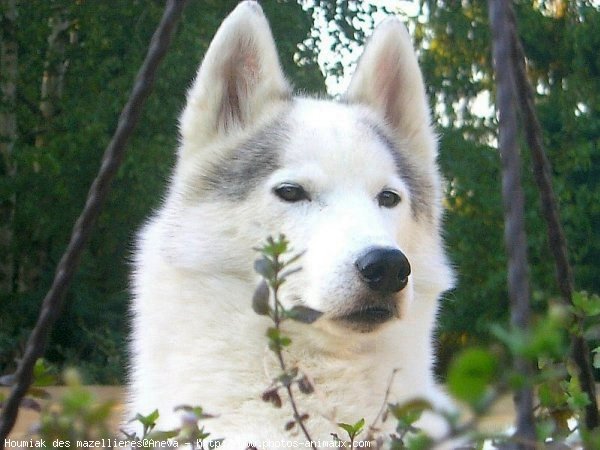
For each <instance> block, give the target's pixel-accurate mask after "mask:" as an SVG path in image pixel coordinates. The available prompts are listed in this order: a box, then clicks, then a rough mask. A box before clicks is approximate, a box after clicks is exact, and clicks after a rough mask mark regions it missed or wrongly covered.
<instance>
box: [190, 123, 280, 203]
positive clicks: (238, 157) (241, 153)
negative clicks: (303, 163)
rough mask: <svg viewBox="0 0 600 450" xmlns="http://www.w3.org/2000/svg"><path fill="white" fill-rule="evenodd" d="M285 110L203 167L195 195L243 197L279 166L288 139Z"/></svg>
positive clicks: (230, 198) (231, 198) (224, 197)
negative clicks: (219, 157) (233, 147)
mask: <svg viewBox="0 0 600 450" xmlns="http://www.w3.org/2000/svg"><path fill="white" fill-rule="evenodd" d="M286 119H287V114H282V115H280V116H279V117H277V118H276V119H275V120H274V121H272V122H271V123H269V124H268V125H266V126H265V127H263V128H262V129H261V130H259V131H258V132H257V133H256V134H254V135H253V136H251V137H250V138H248V140H246V141H245V142H243V143H242V144H240V145H238V146H237V147H236V148H235V149H232V150H231V151H228V152H226V155H224V156H223V157H222V158H221V159H220V160H219V161H217V162H215V163H213V164H212V165H211V166H210V167H208V168H207V169H205V170H204V171H203V174H202V175H201V177H200V180H198V181H199V182H198V186H199V188H197V189H193V191H194V193H195V194H196V195H194V197H195V198H201V197H204V195H205V194H208V195H209V196H210V197H213V196H215V197H217V198H223V199H225V200H232V201H236V200H243V199H245V198H247V196H248V195H249V194H250V192H252V191H253V190H254V189H255V188H256V187H257V186H258V185H259V184H260V182H261V181H262V180H265V179H266V178H268V177H269V175H270V174H271V173H273V172H274V171H275V170H277V169H278V168H279V167H280V154H281V150H282V148H283V145H284V143H285V141H286V140H287V139H288V133H287V124H286V121H287V120H286Z"/></svg>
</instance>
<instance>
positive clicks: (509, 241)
mask: <svg viewBox="0 0 600 450" xmlns="http://www.w3.org/2000/svg"><path fill="white" fill-rule="evenodd" d="M488 5H489V16H490V25H491V28H492V36H493V56H494V58H493V59H494V69H495V73H496V83H497V93H496V103H497V107H498V114H499V149H500V155H501V160H502V198H503V204H504V221H505V231H504V239H505V244H506V250H507V254H508V293H509V297H510V302H511V323H512V324H513V326H514V327H516V328H517V329H520V330H523V331H525V332H526V331H527V330H528V329H529V322H530V315H531V313H530V303H529V279H528V278H529V276H528V266H527V238H526V234H525V224H524V199H523V189H522V186H521V179H520V178H521V163H520V158H519V151H518V147H517V115H516V107H515V104H516V100H515V85H514V80H513V72H514V71H513V70H512V59H511V55H512V50H511V48H512V42H513V41H512V39H511V37H510V32H511V29H510V27H509V25H508V1H507V0H490V1H489V3H488ZM514 365H515V370H516V371H517V373H519V374H520V375H521V376H522V377H523V378H524V379H525V380H528V379H530V378H531V375H532V373H533V367H532V363H531V362H530V361H528V360H527V359H526V358H524V357H516V358H515V362H514ZM515 408H516V413H517V423H516V428H517V430H516V436H515V437H516V440H517V441H518V442H520V443H518V444H516V446H517V448H522V449H525V448H533V447H532V445H530V444H529V443H530V442H535V439H536V433H535V424H534V418H533V390H532V388H531V386H524V387H522V388H521V389H519V390H517V391H516V392H515Z"/></svg>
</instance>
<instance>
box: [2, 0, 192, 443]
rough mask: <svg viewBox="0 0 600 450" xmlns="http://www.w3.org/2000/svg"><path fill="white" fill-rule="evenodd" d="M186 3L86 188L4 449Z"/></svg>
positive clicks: (164, 31)
mask: <svg viewBox="0 0 600 450" xmlns="http://www.w3.org/2000/svg"><path fill="white" fill-rule="evenodd" d="M186 3H187V0H168V1H167V4H166V6H165V10H164V13H163V16H162V18H161V21H160V23H159V25H158V27H157V29H156V31H155V32H154V35H153V36H152V40H151V42H150V46H149V48H148V52H147V54H146V59H145V60H144V62H143V63H142V66H141V68H140V70H139V72H138V74H137V77H136V79H135V83H134V85H133V90H132V92H131V95H130V97H129V100H128V101H127V104H126V105H125V107H124V108H123V111H122V112H121V116H120V117H119V122H118V124H117V129H116V131H115V133H114V135H113V137H112V139H111V141H110V143H109V144H108V146H107V147H106V150H105V152H104V156H103V158H102V165H101V167H100V170H99V171H98V175H97V176H96V179H95V180H94V182H93V183H92V186H91V188H90V191H89V192H88V197H87V201H86V204H85V207H84V209H83V211H82V212H81V215H80V216H79V218H78V219H77V222H75V226H74V227H73V232H72V234H71V240H70V242H69V245H68V247H67V249H66V250H65V253H64V254H63V256H62V258H61V260H60V262H59V264H58V267H57V268H56V274H55V276H54V280H53V282H52V286H51V287H50V290H49V291H48V293H47V294H46V297H45V298H44V300H43V303H42V308H41V311H40V315H39V317H38V321H37V323H36V325H35V327H34V329H33V331H32V332H31V335H30V336H29V340H28V341H27V347H26V349H25V354H24V355H23V358H22V359H21V361H20V363H19V367H18V369H17V373H16V381H15V386H14V387H13V389H12V391H11V394H10V396H9V398H8V399H7V401H6V403H5V405H4V408H3V409H2V416H1V419H0V449H4V440H5V439H6V438H7V436H8V433H9V432H10V430H11V429H12V427H13V426H14V424H15V421H16V419H17V415H18V412H19V404H20V403H21V400H22V399H23V397H24V396H25V394H26V393H27V390H28V389H29V386H30V385H31V381H32V377H33V366H34V365H35V362H36V360H37V359H38V358H39V357H41V356H42V355H43V353H44V351H45V348H46V344H47V342H48V337H49V335H50V331H51V330H52V326H53V325H54V323H55V322H56V319H57V318H58V316H59V314H60V311H61V309H62V304H63V300H64V295H65V293H66V291H67V288H68V287H69V284H70V282H71V280H72V278H73V275H74V273H75V270H76V269H77V265H78V262H79V259H80V256H81V253H82V252H83V249H84V248H85V245H86V243H87V241H88V238H89V236H90V234H91V231H92V228H93V226H94V222H95V220H96V218H97V217H98V215H99V213H100V210H101V208H102V205H103V204H104V201H105V199H106V197H107V194H108V191H109V189H110V184H111V181H112V179H113V177H114V175H115V173H116V172H117V169H118V168H119V165H120V163H121V160H122V159H123V155H124V153H125V145H126V143H127V141H128V140H129V138H130V136H131V135H132V133H133V130H134V128H135V126H136V124H137V122H138V120H139V117H140V115H141V112H142V107H143V105H144V103H145V101H146V99H147V98H148V95H149V94H150V91H151V88H152V85H153V83H154V78H155V74H156V70H157V68H158V66H159V64H160V62H161V60H162V59H163V57H164V56H165V54H166V52H167V49H168V46H169V43H170V41H171V37H172V35H173V31H174V29H175V26H176V24H177V22H178V21H179V19H180V17H181V13H182V11H183V8H184V6H185V5H186Z"/></svg>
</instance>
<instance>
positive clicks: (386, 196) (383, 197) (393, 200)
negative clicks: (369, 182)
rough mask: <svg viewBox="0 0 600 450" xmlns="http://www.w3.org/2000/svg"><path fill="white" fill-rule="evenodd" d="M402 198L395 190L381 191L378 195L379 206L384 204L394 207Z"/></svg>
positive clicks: (384, 205)
mask: <svg viewBox="0 0 600 450" xmlns="http://www.w3.org/2000/svg"><path fill="white" fill-rule="evenodd" d="M400 200H402V199H401V198H400V196H399V195H398V194H397V193H395V192H394V191H388V190H386V191H381V192H380V193H379V194H378V195H377V202H378V203H379V206H383V207H384V208H393V207H394V206H396V205H397V204H398V203H400Z"/></svg>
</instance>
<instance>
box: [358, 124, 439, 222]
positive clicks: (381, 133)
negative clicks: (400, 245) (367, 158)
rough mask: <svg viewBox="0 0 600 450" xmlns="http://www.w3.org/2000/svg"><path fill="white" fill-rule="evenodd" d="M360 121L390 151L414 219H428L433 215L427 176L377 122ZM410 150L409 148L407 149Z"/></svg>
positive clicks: (431, 196) (431, 188) (430, 190)
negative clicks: (420, 171) (405, 188)
mask: <svg viewBox="0 0 600 450" xmlns="http://www.w3.org/2000/svg"><path fill="white" fill-rule="evenodd" d="M361 122H362V123H363V124H364V125H366V126H367V127H368V128H369V129H370V130H371V131H372V132H373V134H375V136H376V137H377V138H378V139H379V140H380V141H381V143H382V144H384V145H385V146H386V147H387V149H388V150H389V151H390V154H391V155H392V158H393V159H394V162H395V164H396V171H397V172H398V175H399V176H400V178H402V179H403V180H404V182H405V183H406V184H407V186H408V190H409V191H410V195H411V204H410V207H411V211H412V214H413V216H414V217H415V219H419V218H421V216H425V217H426V218H428V219H431V218H432V217H433V207H434V205H433V201H434V199H433V189H434V188H433V186H432V184H431V183H430V182H429V180H427V178H426V177H425V176H424V175H423V174H421V173H419V170H418V168H417V167H416V166H415V165H414V164H413V163H411V161H410V158H409V157H408V156H407V155H405V154H404V153H403V152H402V149H400V148H399V147H398V145H397V144H396V143H395V141H394V139H392V138H391V137H390V135H389V134H388V132H387V131H386V130H385V129H384V128H383V127H382V126H380V125H379V124H377V123H375V122H373V121H372V120H370V119H369V118H366V117H364V118H362V119H361ZM408 150H409V151H410V149H408Z"/></svg>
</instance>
